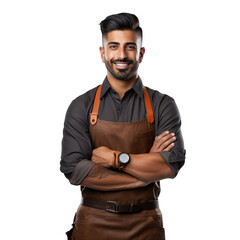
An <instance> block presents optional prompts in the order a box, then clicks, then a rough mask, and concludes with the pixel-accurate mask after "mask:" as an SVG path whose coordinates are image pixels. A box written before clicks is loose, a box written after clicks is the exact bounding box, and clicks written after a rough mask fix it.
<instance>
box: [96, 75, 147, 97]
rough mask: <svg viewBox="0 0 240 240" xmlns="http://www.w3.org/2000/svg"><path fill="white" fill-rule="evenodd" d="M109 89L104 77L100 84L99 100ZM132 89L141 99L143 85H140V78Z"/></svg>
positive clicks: (109, 86)
mask: <svg viewBox="0 0 240 240" xmlns="http://www.w3.org/2000/svg"><path fill="white" fill-rule="evenodd" d="M109 88H111V85H110V83H109V82H108V79H107V77H105V79H104V81H103V83H102V90H101V95H100V99H102V97H103V96H104V95H105V94H106V92H107V91H108V89H109ZM132 89H133V90H134V91H135V92H136V93H137V95H138V96H139V97H140V98H143V84H142V80H141V78H140V77H138V78H137V81H136V82H135V83H134V85H133V87H132Z"/></svg>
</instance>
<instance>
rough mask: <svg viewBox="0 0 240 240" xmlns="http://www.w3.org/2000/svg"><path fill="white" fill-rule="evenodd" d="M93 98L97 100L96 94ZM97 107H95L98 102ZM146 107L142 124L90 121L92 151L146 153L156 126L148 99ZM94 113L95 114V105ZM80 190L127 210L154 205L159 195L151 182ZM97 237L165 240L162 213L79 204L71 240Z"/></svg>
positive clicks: (86, 195)
mask: <svg viewBox="0 0 240 240" xmlns="http://www.w3.org/2000/svg"><path fill="white" fill-rule="evenodd" d="M145 95H146V94H145ZM96 98H97V99H99V98H98V94H96V97H95V99H96ZM145 99H147V98H145ZM96 101H98V100H96ZM94 102H95V100H94ZM96 104H97V105H98V102H96ZM145 104H146V109H147V115H148V118H145V119H143V120H141V121H137V122H127V123H126V122H110V121H104V120H101V119H97V122H94V124H93V123H92V122H90V125H89V130H90V135H91V141H92V146H93V148H98V147H100V146H106V147H108V148H110V149H112V150H115V151H119V152H126V153H130V154H131V153H132V154H141V153H148V152H149V151H150V149H151V146H152V144H153V142H154V139H155V125H154V118H153V113H152V110H151V105H150V104H151V102H150V98H149V100H146V101H145ZM98 106H99V105H98ZM93 113H94V114H96V113H97V111H96V109H95V106H94V108H93ZM151 122H152V123H151ZM81 190H82V197H83V198H85V199H90V200H92V201H97V202H108V201H114V202H116V203H118V204H122V205H124V204H127V206H128V207H129V206H131V205H133V204H134V205H136V206H137V205H139V204H140V205H141V204H142V203H146V202H156V201H157V199H158V195H159V193H160V184H159V182H153V183H150V184H148V185H147V186H145V187H139V188H135V189H125V190H118V191H98V190H95V189H90V188H87V187H84V186H82V187H81ZM96 238H97V239H98V240H101V239H102V240H113V239H114V240H127V239H128V240H130V239H138V240H153V239H154V240H164V239H165V236H164V228H163V224H162V215H161V211H160V209H159V208H155V209H152V210H143V211H141V212H138V213H125V214H120V213H112V212H108V211H106V210H103V209H96V208H92V207H88V206H83V205H80V207H79V209H78V212H77V217H76V224H75V228H74V231H73V236H72V239H73V240H78V239H83V240H91V239H94V240H95V239H96Z"/></svg>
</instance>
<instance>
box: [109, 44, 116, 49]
mask: <svg viewBox="0 0 240 240" xmlns="http://www.w3.org/2000/svg"><path fill="white" fill-rule="evenodd" d="M109 48H110V49H112V50H115V49H117V45H115V44H111V45H109Z"/></svg>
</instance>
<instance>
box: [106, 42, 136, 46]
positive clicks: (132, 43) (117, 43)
mask: <svg viewBox="0 0 240 240" xmlns="http://www.w3.org/2000/svg"><path fill="white" fill-rule="evenodd" d="M110 44H116V45H120V43H119V42H109V43H108V45H110ZM125 45H135V46H137V44H136V43H135V42H126V43H125Z"/></svg>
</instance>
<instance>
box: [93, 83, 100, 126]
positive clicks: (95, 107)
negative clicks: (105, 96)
mask: <svg viewBox="0 0 240 240" xmlns="http://www.w3.org/2000/svg"><path fill="white" fill-rule="evenodd" d="M101 89H102V85H100V86H99V87H98V89H97V92H96V95H95V98H94V102H93V109H92V113H91V117H90V123H91V124H92V125H95V124H96V123H97V117H98V109H99V104H100V95H101Z"/></svg>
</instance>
